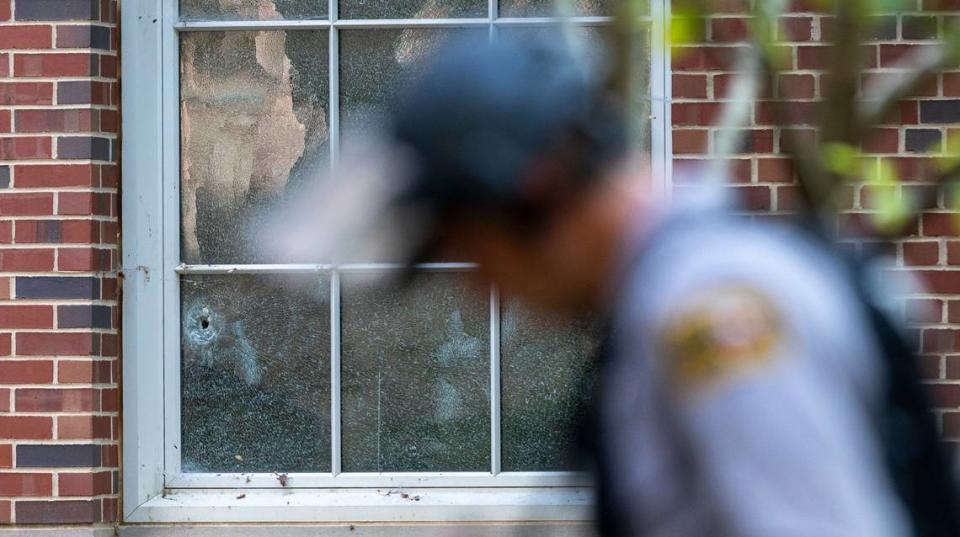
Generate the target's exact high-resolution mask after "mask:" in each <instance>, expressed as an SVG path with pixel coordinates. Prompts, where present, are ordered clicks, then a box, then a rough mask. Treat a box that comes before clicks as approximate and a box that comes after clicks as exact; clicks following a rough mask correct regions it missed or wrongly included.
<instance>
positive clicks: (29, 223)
mask: <svg viewBox="0 0 960 537" xmlns="http://www.w3.org/2000/svg"><path fill="white" fill-rule="evenodd" d="M60 223H61V222H60V221H59V220H18V221H17V222H16V224H17V226H16V231H15V232H14V237H15V240H16V242H17V243H18V244H36V243H58V242H60V240H61V235H62V234H61V227H60Z"/></svg>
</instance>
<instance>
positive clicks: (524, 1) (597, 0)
mask: <svg viewBox="0 0 960 537" xmlns="http://www.w3.org/2000/svg"><path fill="white" fill-rule="evenodd" d="M573 4H574V5H573V13H574V14H575V15H588V16H589V15H610V14H611V9H610V8H611V7H612V6H613V5H614V2H613V0H575V2H573ZM556 5H557V2H556V0H500V16H501V17H549V16H554V15H556V14H557V10H556Z"/></svg>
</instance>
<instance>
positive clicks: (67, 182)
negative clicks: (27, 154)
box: [16, 164, 100, 188]
mask: <svg viewBox="0 0 960 537" xmlns="http://www.w3.org/2000/svg"><path fill="white" fill-rule="evenodd" d="M16 174H17V186H18V187H22V188H48V187H65V186H67V187H68V186H86V187H96V186H100V185H99V176H100V167H99V166H96V165H91V164H43V165H33V164H24V165H19V166H17V167H16Z"/></svg>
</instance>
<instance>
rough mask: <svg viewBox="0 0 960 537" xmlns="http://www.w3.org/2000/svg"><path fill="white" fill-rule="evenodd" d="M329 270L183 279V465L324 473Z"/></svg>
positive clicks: (326, 461) (187, 467) (191, 469)
mask: <svg viewBox="0 0 960 537" xmlns="http://www.w3.org/2000/svg"><path fill="white" fill-rule="evenodd" d="M328 289H329V279H328V278H327V277H323V278H320V277H317V276H316V275H310V276H296V277H291V276H240V275H232V276H187V277H184V278H183V279H182V281H181V297H182V301H183V302H182V306H181V311H182V322H181V330H182V338H181V344H182V349H183V363H182V370H181V390H182V407H181V408H182V410H181V412H182V417H181V422H182V424H181V427H182V439H181V442H182V446H181V448H182V465H183V470H184V471H185V472H329V471H330V470H331V467H330V305H329V299H328V294H329V293H328Z"/></svg>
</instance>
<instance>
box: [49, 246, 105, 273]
mask: <svg viewBox="0 0 960 537" xmlns="http://www.w3.org/2000/svg"><path fill="white" fill-rule="evenodd" d="M111 268H112V267H111V257H110V250H105V249H101V248H61V249H60V250H59V252H58V254H57V269H58V270H61V271H70V272H95V271H106V270H110V269H111Z"/></svg>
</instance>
